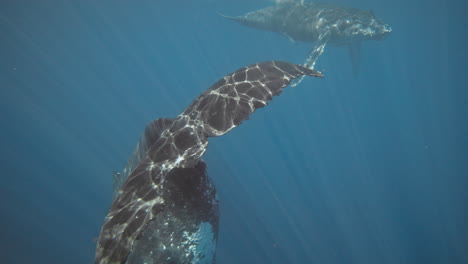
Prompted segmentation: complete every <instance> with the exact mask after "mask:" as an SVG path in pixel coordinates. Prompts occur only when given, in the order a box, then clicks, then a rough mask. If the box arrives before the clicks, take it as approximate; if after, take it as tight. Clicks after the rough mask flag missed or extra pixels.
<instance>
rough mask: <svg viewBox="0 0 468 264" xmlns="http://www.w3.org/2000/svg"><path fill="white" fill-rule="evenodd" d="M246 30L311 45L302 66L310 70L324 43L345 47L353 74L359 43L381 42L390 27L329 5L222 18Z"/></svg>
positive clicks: (288, 5)
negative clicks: (263, 32) (273, 33)
mask: <svg viewBox="0 0 468 264" xmlns="http://www.w3.org/2000/svg"><path fill="white" fill-rule="evenodd" d="M224 17H226V18H228V19H231V20H234V21H237V22H239V23H240V24H242V25H246V26H249V27H253V28H257V29H262V30H268V31H273V32H277V33H280V34H282V35H284V36H286V37H288V38H289V39H290V40H291V41H305V42H314V43H315V46H314V48H313V49H312V51H311V54H310V56H309V59H308V60H307V61H306V63H305V66H306V67H308V68H313V66H314V64H315V61H316V60H317V58H318V57H319V56H320V55H321V54H322V52H323V50H324V48H325V45H326V44H327V43H330V44H335V45H349V47H350V54H351V59H352V62H353V66H354V70H356V71H357V66H358V58H359V50H360V42H361V41H363V40H380V39H384V38H385V37H386V36H388V34H389V33H390V32H391V31H392V29H391V27H390V26H389V25H387V24H384V23H383V22H382V21H380V20H379V19H377V18H376V17H375V16H374V14H373V12H372V11H369V10H361V9H356V8H347V7H339V6H336V5H330V4H318V3H302V2H292V1H288V2H283V3H279V4H277V5H275V6H272V7H267V8H263V9H260V10H257V11H254V12H250V13H247V14H245V15H242V16H238V17H229V16H224Z"/></svg>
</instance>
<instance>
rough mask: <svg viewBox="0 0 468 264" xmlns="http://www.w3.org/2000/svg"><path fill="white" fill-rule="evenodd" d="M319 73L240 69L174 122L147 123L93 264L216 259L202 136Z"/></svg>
mask: <svg viewBox="0 0 468 264" xmlns="http://www.w3.org/2000/svg"><path fill="white" fill-rule="evenodd" d="M304 75H309V76H316V77H323V76H322V75H321V73H320V72H317V71H314V70H311V69H308V68H305V67H303V66H300V65H295V64H291V63H287V62H281V61H268V62H263V63H257V64H253V65H250V66H246V67H243V68H241V69H239V70H237V71H235V72H233V73H231V74H229V75H227V76H225V77H224V78H222V79H220V80H219V81H218V82H216V83H215V84H213V86H211V87H210V88H209V89H208V90H206V91H205V92H204V93H202V94H201V95H200V96H199V97H198V98H196V99H195V101H194V102H193V103H192V104H191V105H190V106H189V107H188V108H187V109H186V110H185V111H184V112H183V113H181V114H180V115H179V116H177V117H176V118H172V119H169V118H161V119H157V120H155V121H153V122H151V123H150V124H149V125H148V126H147V127H146V128H145V131H144V132H143V135H142V136H141V138H140V141H139V142H138V144H137V147H136V149H135V151H134V153H133V155H132V156H131V158H130V159H129V161H128V164H127V166H126V167H125V169H124V170H123V172H122V173H120V174H117V175H116V177H117V180H118V182H121V183H122V184H121V185H120V184H117V188H118V191H117V192H116V193H115V197H114V200H113V203H112V206H111V208H110V210H109V212H108V214H107V215H106V217H105V219H104V223H103V225H102V228H101V232H100V234H99V238H98V243H97V248H96V256H95V263H99V264H104V263H119V264H120V263H129V264H130V263H177V264H189V263H190V264H191V263H197V264H211V263H214V262H215V252H216V242H217V236H218V224H219V208H218V201H217V199H216V188H215V186H214V185H213V183H212V182H211V179H210V178H209V177H208V176H207V174H206V164H205V163H204V162H203V161H202V160H201V158H202V155H203V154H204V153H205V151H206V148H207V146H208V137H216V136H221V135H224V134H226V133H227V132H229V131H230V130H232V129H233V128H235V127H237V126H239V125H240V124H241V123H242V122H243V121H244V120H246V119H248V118H249V116H250V115H251V114H252V113H253V112H254V111H255V110H256V109H258V108H261V107H264V106H266V105H267V104H268V102H269V101H270V100H271V99H272V98H273V96H275V95H279V94H280V93H281V92H282V91H283V88H284V87H286V86H287V85H288V84H289V83H290V82H291V80H293V79H295V78H298V77H300V76H304Z"/></svg>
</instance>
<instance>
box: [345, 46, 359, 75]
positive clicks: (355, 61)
mask: <svg viewBox="0 0 468 264" xmlns="http://www.w3.org/2000/svg"><path fill="white" fill-rule="evenodd" d="M348 50H349V57H350V59H351V65H352V68H353V75H354V77H357V75H358V73H359V63H360V57H361V42H360V41H353V42H351V43H350V44H349V46H348Z"/></svg>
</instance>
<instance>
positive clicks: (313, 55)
mask: <svg viewBox="0 0 468 264" xmlns="http://www.w3.org/2000/svg"><path fill="white" fill-rule="evenodd" d="M330 34H331V33H330V31H325V32H322V33H321V34H320V36H319V37H318V40H317V42H316V43H315V46H314V47H313V48H312V50H310V53H309V56H308V57H307V59H306V61H305V62H304V67H306V68H308V69H311V70H313V69H314V67H315V63H316V62H317V60H318V58H319V57H320V55H322V53H323V52H324V51H325V46H326V45H327V43H328V40H329V39H330ZM303 79H304V76H301V77H300V78H298V79H295V80H293V81H292V82H291V86H292V87H295V86H297V85H298V84H300V83H301V82H302V80H303Z"/></svg>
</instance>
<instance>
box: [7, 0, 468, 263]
mask: <svg viewBox="0 0 468 264" xmlns="http://www.w3.org/2000/svg"><path fill="white" fill-rule="evenodd" d="M329 2H330V3H336V4H339V5H346V6H352V7H357V8H363V9H372V10H373V11H374V13H375V14H376V15H377V17H379V18H381V19H382V20H384V21H385V22H386V23H388V24H390V25H391V26H392V28H393V32H392V34H391V35H390V36H389V37H388V38H387V39H385V40H383V41H368V42H366V43H364V44H363V47H362V51H361V65H360V72H359V75H358V76H357V77H354V76H353V73H352V69H351V63H350V60H349V58H348V54H347V49H346V48H344V47H327V48H326V50H325V53H324V54H323V55H322V56H321V57H320V58H319V61H318V63H317V65H316V68H317V69H318V70H321V71H322V72H323V73H324V75H325V76H326V77H325V78H324V79H317V78H307V79H305V80H304V81H303V82H302V83H301V84H300V85H298V86H297V87H294V88H290V89H289V88H287V89H286V90H285V92H284V93H283V94H282V95H281V96H279V97H276V98H275V99H274V100H273V101H272V102H271V104H270V105H269V106H268V107H266V108H263V109H260V110H259V111H257V112H256V113H255V114H254V115H253V116H252V118H251V119H250V120H249V121H246V122H245V123H244V124H242V126H240V127H238V128H236V129H234V130H233V131H232V132H230V133H229V134H227V135H225V136H223V137H219V138H211V139H210V146H209V148H208V151H207V153H206V154H205V157H204V159H205V161H206V162H207V164H208V173H209V175H210V176H211V177H212V179H213V180H214V182H215V183H216V186H217V190H218V195H219V200H220V204H221V219H220V220H221V225H220V233H219V241H218V251H217V263H221V264H238V263H293V264H299V263H321V264H325V263H389V264H393V263H395V264H396V263H398V264H406V263H408V264H410V263H411V264H416V263H424V264H428V263H434V264H435V263H454V264H462V263H468V210H467V203H468V191H467V188H466V187H467V186H468V178H467V176H468V152H467V149H468V122H467V115H468V103H467V102H468V93H467V88H468V81H467V70H468V67H467V66H468V65H467V62H466V61H467V59H468V55H467V54H468V52H467V46H466V43H467V40H468V38H467V37H468V34H467V30H466V25H467V24H468V21H467V19H466V16H465V10H466V9H467V4H466V3H465V2H463V1H456V0H451V1H423V0H412V1H402V0H396V1H381V0H378V1H375V0H374V1H371V0H350V1H345V0H341V1H340V0H336V1H329ZM271 4H272V2H271V1H266V0H262V1H260V0H258V1H248V0H237V1H216V0H199V1H181V0H175V1H157V0H153V1H150V0H141V1H126V0H101V1H92V0H80V1H71V0H68V1H67V0H54V1H52V0H42V1H28V0H4V1H1V2H0V109H1V117H2V119H1V123H2V129H1V130H0V140H1V143H0V144H1V152H0V153H1V159H0V165H1V167H0V168H1V170H2V176H0V177H1V184H0V212H1V217H0V227H1V228H0V230H1V231H0V245H1V247H0V262H1V263H69V264H74V263H92V262H93V258H94V251H95V246H96V238H97V236H98V234H99V230H100V227H101V224H102V222H103V218H104V216H105V215H106V213H107V210H108V209H109V207H110V203H111V199H112V171H113V170H121V169H122V168H123V167H124V165H125V163H126V161H127V159H128V158H129V156H130V154H131V152H132V151H133V148H134V147H135V145H136V142H137V140H138V138H139V136H140V133H141V132H142V131H143V128H144V126H145V125H146V124H147V123H148V122H150V121H151V120H153V119H156V118H160V117H174V116H176V115H178V114H179V113H180V112H182V111H183V109H185V107H186V106H188V105H189V104H190V103H191V101H192V100H193V99H194V98H195V97H196V96H198V95H199V94H200V93H201V92H202V91H204V90H205V89H206V88H208V87H209V86H211V85H212V84H213V83H214V82H215V81H217V80H218V79H219V78H221V77H222V76H224V75H225V74H227V73H230V72H232V71H234V70H236V69H238V68H240V67H242V66H244V65H248V64H251V63H255V62H260V61H266V60H285V61H289V62H295V63H302V62H303V61H304V59H305V58H306V56H307V54H308V52H309V50H310V48H311V45H310V44H309V43H291V42H290V41H288V39H287V38H285V37H283V36H280V35H278V34H274V33H271V32H266V31H258V30H255V29H250V28H246V27H241V26H240V25H238V24H236V23H233V22H232V21H228V20H225V19H223V18H222V17H220V16H218V15H217V13H222V14H227V15H240V14H243V13H246V12H248V11H253V10H256V9H258V8H262V7H265V6H268V5H271Z"/></svg>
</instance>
